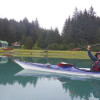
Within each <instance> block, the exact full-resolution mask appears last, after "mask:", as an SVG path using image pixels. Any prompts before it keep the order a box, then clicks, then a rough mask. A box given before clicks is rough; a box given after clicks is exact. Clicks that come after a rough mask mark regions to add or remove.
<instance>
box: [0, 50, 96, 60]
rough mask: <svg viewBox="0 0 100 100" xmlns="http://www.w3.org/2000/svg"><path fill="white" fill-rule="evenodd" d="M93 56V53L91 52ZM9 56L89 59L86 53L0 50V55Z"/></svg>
mask: <svg viewBox="0 0 100 100" xmlns="http://www.w3.org/2000/svg"><path fill="white" fill-rule="evenodd" d="M92 53H93V54H94V53H95V52H92ZM3 54H9V55H13V56H16V57H22V56H23V57H51V58H72V59H89V57H88V53H87V51H60V50H48V51H47V50H22V49H14V50H11V51H3V50H0V55H3Z"/></svg>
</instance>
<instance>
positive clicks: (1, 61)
mask: <svg viewBox="0 0 100 100" xmlns="http://www.w3.org/2000/svg"><path fill="white" fill-rule="evenodd" d="M7 62H8V58H7V57H6V56H0V64H4V63H7Z"/></svg>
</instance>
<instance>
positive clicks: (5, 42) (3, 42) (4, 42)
mask: <svg viewBox="0 0 100 100" xmlns="http://www.w3.org/2000/svg"><path fill="white" fill-rule="evenodd" d="M0 43H2V44H8V42H7V41H0Z"/></svg>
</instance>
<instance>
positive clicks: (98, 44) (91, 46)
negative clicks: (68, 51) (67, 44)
mask: <svg viewBox="0 0 100 100" xmlns="http://www.w3.org/2000/svg"><path fill="white" fill-rule="evenodd" d="M96 46H100V44H96V45H92V46H91V47H96ZM86 48H87V47H82V48H75V49H72V51H76V50H81V49H86Z"/></svg>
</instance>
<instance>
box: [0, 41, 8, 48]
mask: <svg viewBox="0 0 100 100" xmlns="http://www.w3.org/2000/svg"><path fill="white" fill-rule="evenodd" d="M0 47H1V48H7V47H8V42H7V41H1V40H0Z"/></svg>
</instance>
